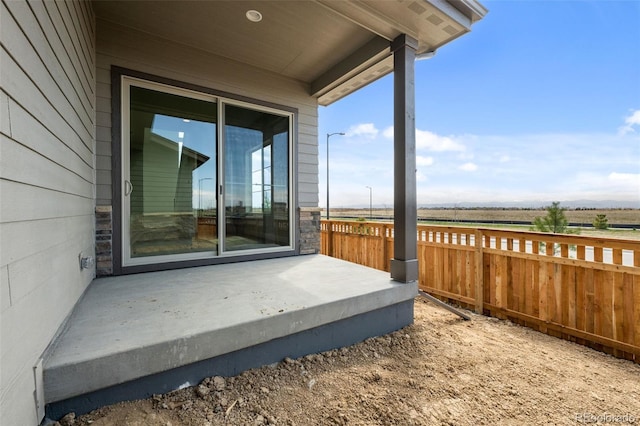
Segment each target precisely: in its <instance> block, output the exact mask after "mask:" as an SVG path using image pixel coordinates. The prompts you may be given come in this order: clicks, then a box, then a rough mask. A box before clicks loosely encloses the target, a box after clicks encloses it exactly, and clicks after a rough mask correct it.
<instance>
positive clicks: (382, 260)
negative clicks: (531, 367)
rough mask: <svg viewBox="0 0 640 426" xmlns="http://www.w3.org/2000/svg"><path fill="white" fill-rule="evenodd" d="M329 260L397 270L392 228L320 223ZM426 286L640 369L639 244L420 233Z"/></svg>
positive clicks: (486, 232) (427, 228) (441, 230)
mask: <svg viewBox="0 0 640 426" xmlns="http://www.w3.org/2000/svg"><path fill="white" fill-rule="evenodd" d="M321 233H322V248H321V252H322V253H323V254H326V255H329V256H333V257H336V258H339V259H344V260H347V261H350V262H355V263H359V264H361V265H366V266H370V267H372V268H376V269H380V270H385V271H389V267H390V266H389V264H390V259H391V258H393V225H392V224H390V223H382V222H353V221H336V220H331V221H326V220H323V221H322V223H321ZM417 239H418V256H417V257H418V264H419V287H420V289H422V290H424V291H426V292H428V293H430V294H432V295H434V296H438V297H439V298H441V299H445V300H449V301H454V302H456V303H458V304H461V305H462V306H466V307H468V308H472V309H475V311H476V312H478V313H483V314H485V315H491V316H495V317H498V318H502V319H510V320H512V321H514V322H516V323H519V324H522V325H525V326H528V327H531V328H534V329H536V330H539V331H541V332H544V333H547V334H550V335H552V336H556V337H561V338H564V339H567V340H571V341H574V342H577V343H580V344H583V345H587V346H590V347H593V348H595V349H598V350H602V351H604V352H607V353H610V354H613V355H615V356H618V357H621V358H626V359H631V360H634V361H635V362H637V363H640V241H633V240H620V239H613V238H593V237H586V236H577V235H558V234H546V233H537V232H524V231H523V232H518V231H506V230H496V229H484V228H462V227H448V226H436V225H419V226H418V235H417Z"/></svg>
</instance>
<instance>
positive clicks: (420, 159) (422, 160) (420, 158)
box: [416, 155, 433, 166]
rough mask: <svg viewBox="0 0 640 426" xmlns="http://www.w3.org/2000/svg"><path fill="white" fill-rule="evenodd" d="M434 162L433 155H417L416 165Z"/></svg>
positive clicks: (426, 164)
mask: <svg viewBox="0 0 640 426" xmlns="http://www.w3.org/2000/svg"><path fill="white" fill-rule="evenodd" d="M432 164H433V157H423V156H422V155H416V166H431V165H432Z"/></svg>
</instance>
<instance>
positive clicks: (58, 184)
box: [0, 0, 95, 425]
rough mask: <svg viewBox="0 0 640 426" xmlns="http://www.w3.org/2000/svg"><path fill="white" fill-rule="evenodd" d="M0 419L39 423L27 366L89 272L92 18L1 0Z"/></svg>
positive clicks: (66, 8)
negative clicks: (83, 261)
mask: <svg viewBox="0 0 640 426" xmlns="http://www.w3.org/2000/svg"><path fill="white" fill-rule="evenodd" d="M0 31H1V32H2V38H1V40H2V42H1V44H2V47H1V49H0V64H1V67H2V69H1V72H0V75H1V78H2V91H1V93H0V116H1V125H0V133H1V135H0V194H1V195H2V202H1V203H0V298H1V314H0V315H1V317H0V323H1V324H2V333H0V336H1V337H0V338H1V343H0V358H1V362H2V375H1V376H0V381H1V383H0V388H1V389H2V391H1V393H0V424H3V425H4V424H7V425H9V424H38V423H39V422H40V420H41V419H40V418H38V414H37V411H36V408H35V403H34V394H35V385H34V376H33V367H34V365H35V364H36V363H37V360H38V358H39V357H40V356H41V355H42V354H43V351H44V350H45V348H46V347H47V345H48V344H49V342H50V341H51V339H52V337H53V336H54V334H55V333H56V331H57V329H58V327H59V326H60V325H61V324H62V322H63V320H64V318H65V317H66V316H67V315H68V314H69V312H70V311H71V309H72V307H73V305H74V304H75V303H76V301H77V300H78V298H79V297H80V295H81V294H82V292H83V291H84V289H85V288H86V286H87V285H88V284H89V283H90V282H91V280H92V278H93V271H92V270H85V271H80V268H79V264H78V255H79V254H80V253H81V252H82V253H86V254H87V255H91V254H93V250H94V248H93V246H94V203H95V201H94V197H95V195H94V191H95V189H94V182H95V167H94V164H95V156H94V151H95V89H94V87H95V19H94V16H93V11H92V9H91V5H90V4H89V3H85V2H78V1H66V2H61V1H59V2H41V1H25V0H12V1H5V0H3V1H2V2H1V3H0Z"/></svg>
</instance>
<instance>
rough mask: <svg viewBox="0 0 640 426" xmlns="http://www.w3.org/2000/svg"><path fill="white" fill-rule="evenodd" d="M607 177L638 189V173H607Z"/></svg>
mask: <svg viewBox="0 0 640 426" xmlns="http://www.w3.org/2000/svg"><path fill="white" fill-rule="evenodd" d="M607 179H608V180H609V181H611V182H616V183H625V184H632V185H634V186H635V187H636V188H637V189H638V191H640V173H616V172H612V173H609V176H607Z"/></svg>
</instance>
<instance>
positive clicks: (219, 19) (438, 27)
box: [93, 0, 487, 105]
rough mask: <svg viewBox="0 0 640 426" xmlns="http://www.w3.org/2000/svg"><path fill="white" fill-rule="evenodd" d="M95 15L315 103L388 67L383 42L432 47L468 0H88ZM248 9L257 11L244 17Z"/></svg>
mask: <svg viewBox="0 0 640 426" xmlns="http://www.w3.org/2000/svg"><path fill="white" fill-rule="evenodd" d="M93 4H94V9H95V12H96V16H97V19H99V20H105V21H109V22H111V23H115V24H117V25H122V26H126V27H130V28H134V29H137V30H139V31H142V32H145V33H149V34H153V35H154V36H157V37H160V38H164V39H167V40H172V41H174V42H178V43H181V44H184V45H188V46H192V47H195V48H198V49H201V50H204V51H207V52H209V53H212V54H215V55H219V56H223V57H226V58H229V59H232V60H235V61H238V62H242V63H245V64H247V65H250V66H254V67H258V68H261V69H265V70H268V71H271V72H274V73H277V74H279V75H283V76H286V77H289V78H293V79H296V80H299V81H302V82H304V83H305V84H307V85H308V87H309V94H310V95H312V96H314V97H317V98H318V102H319V104H321V105H329V104H331V103H332V102H335V101H336V100H338V99H340V98H342V97H344V96H346V95H348V94H350V93H352V92H354V91H356V90H358V89H359V88H361V87H363V86H365V85H367V84H369V83H370V82H372V81H375V80H376V79H378V78H380V77H382V76H384V75H386V74H388V73H390V72H391V71H393V61H392V54H391V50H390V43H391V41H392V40H394V39H395V38H396V37H398V36H399V35H401V34H406V35H408V36H410V37H412V38H414V39H415V40H417V43H418V48H417V54H421V53H425V52H432V51H435V50H436V49H438V48H440V47H441V46H443V45H445V44H447V43H449V42H451V41H452V40H454V39H456V38H458V37H460V36H462V35H464V34H466V33H467V32H469V31H470V29H471V25H472V24H473V23H474V22H476V21H478V20H480V19H482V17H483V16H484V15H485V14H486V13H487V10H486V9H485V8H484V7H483V6H482V5H481V4H480V3H479V2H477V1H475V0H359V1H336V0H308V1H259V0H255V1H186V0H183V1H177V0H174V1H164V0H151V1H120V0H109V1H106V0H93ZM249 10H257V11H259V12H260V13H261V14H262V17H263V19H262V21H260V22H251V21H249V20H248V19H247V17H246V12H247V11H249Z"/></svg>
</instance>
